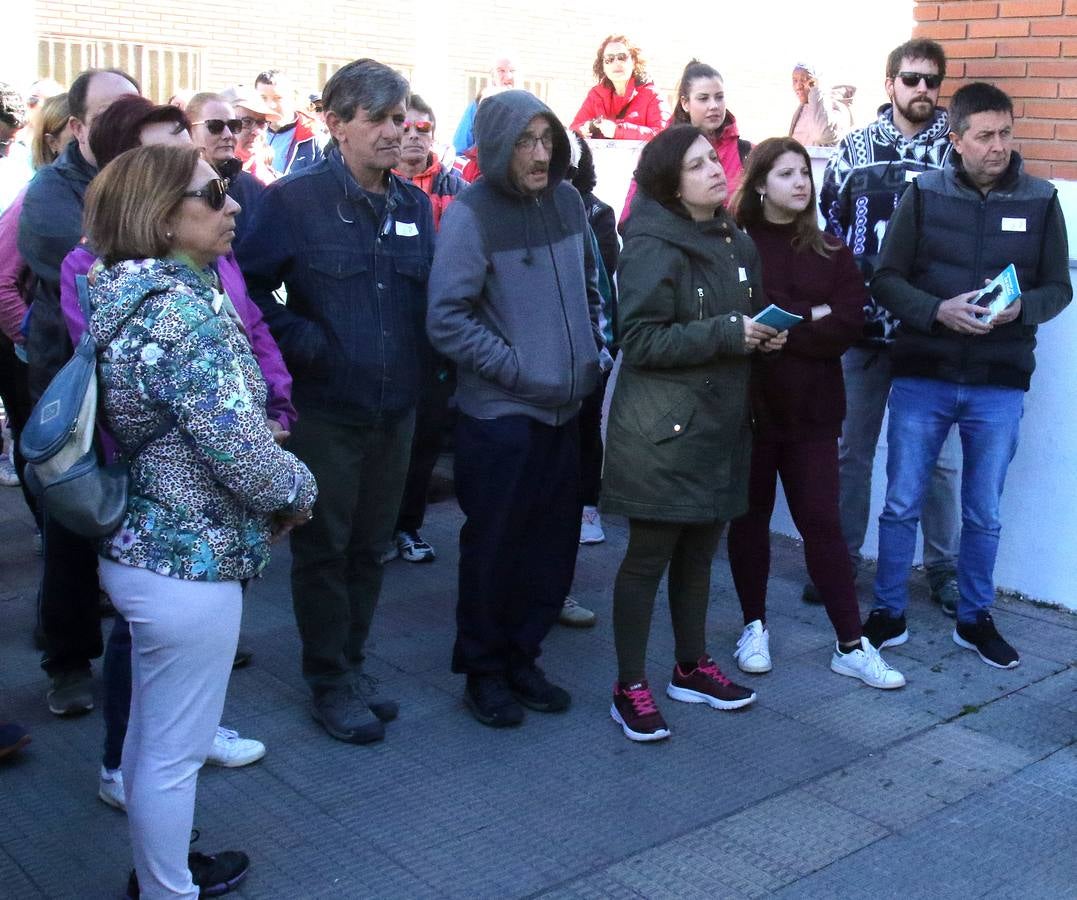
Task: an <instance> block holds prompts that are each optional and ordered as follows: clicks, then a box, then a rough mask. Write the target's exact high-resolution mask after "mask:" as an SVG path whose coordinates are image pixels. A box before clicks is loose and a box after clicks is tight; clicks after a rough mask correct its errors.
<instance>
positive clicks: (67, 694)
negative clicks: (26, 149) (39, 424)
mask: <svg viewBox="0 0 1077 900" xmlns="http://www.w3.org/2000/svg"><path fill="white" fill-rule="evenodd" d="M137 93H139V86H138V83H137V82H136V81H135V80H134V79H133V78H132V77H131V76H130V75H128V74H127V73H126V72H121V71H120V70H119V69H88V70H87V71H85V72H82V73H81V74H80V75H79V76H78V77H77V78H76V79H75V80H74V81H73V82H72V83H71V88H70V89H69V90H68V93H67V97H68V104H69V106H70V110H71V131H72V133H73V135H74V140H72V141H71V142H70V143H69V144H68V145H67V146H66V147H65V148H64V150H63V152H62V153H61V154H60V156H59V158H58V159H57V160H56V161H55V162H54V163H53V164H52V165H51V166H46V167H45V168H44V169H41V170H40V171H39V172H38V173H37V175H35V176H34V180H33V181H31V182H30V185H29V187H28V188H27V189H26V197H25V199H24V201H23V207H22V215H21V216H20V218H19V240H18V245H19V253H20V254H21V255H22V258H23V259H24V260H26V264H27V265H28V266H29V267H30V270H31V271H32V272H33V273H34V275H35V276H36V277H37V284H36V286H35V288H34V304H33V314H32V315H31V316H30V328H29V334H28V335H27V338H26V355H27V361H28V363H29V367H30V368H29V382H30V394H31V399H32V400H34V401H35V402H36V400H37V398H38V397H39V396H40V395H41V392H42V391H43V390H44V389H45V387H46V386H47V385H48V383H49V382H50V381H51V380H52V378H53V376H54V375H55V374H56V373H57V372H58V371H59V370H60V367H61V366H63V364H64V363H65V362H67V360H68V358H69V357H70V356H71V353H72V346H71V339H70V338H69V337H68V334H67V326H66V325H65V324H64V318H63V314H62V313H61V311H60V264H61V263H62V262H63V260H64V257H65V256H66V255H67V254H68V252H69V251H70V250H71V249H72V248H73V247H74V246H75V245H76V244H77V243H78V242H79V240H81V238H82V205H83V198H84V197H85V195H86V188H87V187H88V186H89V184H90V180H91V179H92V178H93V177H94V175H96V174H97V161H96V159H95V158H94V155H93V151H92V150H91V149H90V126H91V125H92V124H93V120H94V118H96V117H97V116H98V115H100V114H101V113H102V112H103V111H104V110H105V109H107V108H108V107H109V106H110V105H111V104H112V103H113V101H115V100H116V99H118V98H119V97H122V96H124V95H125V94H137ZM43 532H44V541H43V552H44V557H45V560H44V567H43V571H42V578H41V593H40V600H39V605H40V614H41V628H42V631H43V633H44V636H45V656H44V659H43V660H42V663H41V665H42V668H43V669H44V670H45V671H46V672H47V673H48V675H49V678H50V680H51V687H50V690H49V692H48V702H49V709H50V710H51V711H52V712H53V713H54V714H55V715H58V716H67V715H77V714H79V713H84V712H89V711H90V710H91V709H93V694H92V692H91V690H90V660H91V659H96V658H97V657H99V656H100V655H101V652H102V649H103V648H102V644H101V614H100V607H99V592H98V583H97V550H96V548H95V546H94V543H93V541H90V540H87V539H86V538H82V537H79V536H78V535H76V534H74V533H72V532H70V531H68V530H67V529H66V528H64V527H63V526H62V525H59V524H57V523H56V522H55V521H54V520H53V519H51V518H49V517H48V516H46V517H45V523H44V529H43Z"/></svg>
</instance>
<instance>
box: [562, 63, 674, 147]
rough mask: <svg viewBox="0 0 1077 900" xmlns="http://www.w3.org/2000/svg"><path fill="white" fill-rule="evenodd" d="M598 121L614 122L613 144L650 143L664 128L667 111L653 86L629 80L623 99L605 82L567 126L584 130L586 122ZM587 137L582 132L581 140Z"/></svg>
mask: <svg viewBox="0 0 1077 900" xmlns="http://www.w3.org/2000/svg"><path fill="white" fill-rule="evenodd" d="M598 118H604V119H612V120H613V121H614V122H616V123H617V130H616V131H615V132H614V133H613V139H614V140H616V141H649V140H650V139H651V138H653V137H654V136H655V135H656V134H658V132H660V131H661V130H662V129H663V128H665V127H666V123H667V122H668V121H669V110H668V109H666V104H665V101H663V100H662V98H661V97H659V96H658V92H657V91H655V89H654V85H653V84H650V83H648V84H639V85H638V84H636V80H635V79H634V78H629V79H628V84H627V85H625V95H624V96H623V97H619V96H617V94H615V93H614V91H613V87H612V86H611V85H609V84H608V83H606V82H605V81H603V82H602V83H600V84H596V85H595V86H594V87H593V88H591V90H590V91H588V92H587V97H586V98H585V99H584V101H583V106H581V107H580V111H579V112H578V113H576V118H574V119H573V120H572V124H571V125H570V126H569V127H570V128H571V129H572V130H573V131H584V129H585V125H586V123H587V122H589V121H591V119H598ZM587 136H588V134H587V133H586V132H585V133H584V137H587Z"/></svg>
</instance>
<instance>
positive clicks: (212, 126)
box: [191, 119, 243, 135]
mask: <svg viewBox="0 0 1077 900" xmlns="http://www.w3.org/2000/svg"><path fill="white" fill-rule="evenodd" d="M191 124H192V125H205V126H206V131H208V132H209V133H210V134H212V135H218V134H220V133H221V132H222V131H224V127H225V126H226V125H227V126H228V130H229V131H231V132H232V134H235V133H236V132H237V131H239V130H240V129H241V128H242V127H243V119H206V120H204V121H202V122H192V123H191Z"/></svg>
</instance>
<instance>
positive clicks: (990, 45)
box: [946, 38, 1058, 59]
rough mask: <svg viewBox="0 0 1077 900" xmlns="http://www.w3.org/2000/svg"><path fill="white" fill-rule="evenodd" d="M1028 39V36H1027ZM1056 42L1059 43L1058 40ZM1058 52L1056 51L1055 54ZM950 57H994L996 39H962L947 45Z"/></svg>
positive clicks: (1020, 54)
mask: <svg viewBox="0 0 1077 900" xmlns="http://www.w3.org/2000/svg"><path fill="white" fill-rule="evenodd" d="M1026 40H1028V38H1026ZM1055 43H1058V42H1057V41H1056V42H1055ZM1011 55H1013V56H1024V55H1025V54H1023V53H1014V54H1011ZM1057 55H1058V54H1057V53H1056V54H1055V56H1057ZM946 56H947V58H948V59H993V58H994V56H995V42H994V41H961V42H960V43H956V44H947V45H946Z"/></svg>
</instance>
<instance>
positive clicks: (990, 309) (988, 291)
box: [969, 263, 1021, 324]
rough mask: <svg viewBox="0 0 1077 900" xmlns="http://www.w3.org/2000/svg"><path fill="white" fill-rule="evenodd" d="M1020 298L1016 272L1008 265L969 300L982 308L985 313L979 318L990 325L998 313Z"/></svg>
mask: <svg viewBox="0 0 1077 900" xmlns="http://www.w3.org/2000/svg"><path fill="white" fill-rule="evenodd" d="M1020 296H1021V285H1020V284H1018V283H1017V270H1016V269H1015V268H1014V267H1013V263H1010V264H1009V265H1008V266H1006V268H1005V269H1003V270H1002V271H1001V272H999V274H998V276H997V277H996V278H995V280H994V281H992V282H991V283H990V284H989V285H988V286H987V287H985V288H984V289H983V290H982V291H980V293H978V294H977V295H976V296H975V297H973V298H972V300H970V301H969V302H970V303H975V304H976V305H977V306H982V307H983V308H984V309H985V310H986V312H985V313H983V314H981V316H980V318H981V319H982V320H983V321H984V322H987V323H988V324H990V323H991V322H993V321H994V320H995V316H997V315H998V314H999V313H1000V312H1002V311H1003V310H1004V309H1005V308H1006V307H1007V306H1009V305H1010V304H1011V303H1013V301H1014V300H1016V299H1017V298H1018V297H1020Z"/></svg>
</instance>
